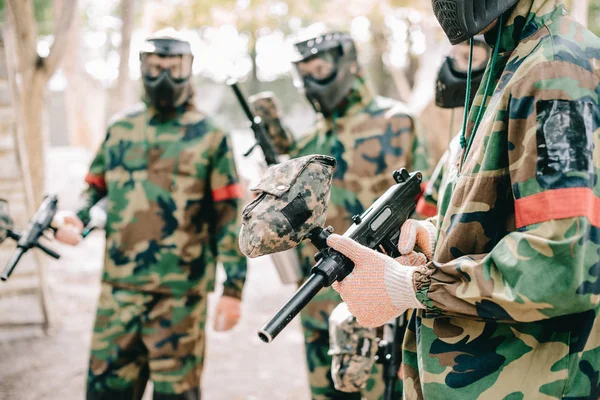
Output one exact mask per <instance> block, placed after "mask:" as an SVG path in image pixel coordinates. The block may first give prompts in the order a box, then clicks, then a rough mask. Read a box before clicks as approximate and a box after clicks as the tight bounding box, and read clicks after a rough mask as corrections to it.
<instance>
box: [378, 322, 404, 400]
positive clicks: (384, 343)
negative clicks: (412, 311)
mask: <svg viewBox="0 0 600 400" xmlns="http://www.w3.org/2000/svg"><path fill="white" fill-rule="evenodd" d="M407 323H408V313H407V312H406V313H404V314H402V315H400V316H399V317H398V318H395V319H394V320H393V321H391V322H388V323H386V324H385V325H384V327H383V340H381V341H380V342H379V351H378V353H377V357H376V360H377V361H378V362H379V363H381V364H382V365H383V368H382V370H383V371H382V373H383V381H384V383H385V389H384V392H383V399H384V400H392V399H393V398H394V389H395V386H396V381H397V380H398V370H399V369H400V364H401V361H402V353H401V351H402V350H401V347H402V342H403V341H404V334H405V333H406V325H407Z"/></svg>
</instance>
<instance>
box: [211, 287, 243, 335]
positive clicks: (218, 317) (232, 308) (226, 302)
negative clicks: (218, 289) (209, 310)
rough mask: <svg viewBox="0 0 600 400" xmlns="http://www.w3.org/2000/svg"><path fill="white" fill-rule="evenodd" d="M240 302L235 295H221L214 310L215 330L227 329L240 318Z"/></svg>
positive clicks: (222, 330)
mask: <svg viewBox="0 0 600 400" xmlns="http://www.w3.org/2000/svg"><path fill="white" fill-rule="evenodd" d="M241 303H242V302H241V300H240V299H238V298H236V297H230V296H221V300H219V304H217V310H216V312H215V325H214V328H215V331H217V332H224V331H228V330H230V329H231V328H233V327H234V326H235V325H236V324H237V322H238V320H239V319H240V308H241Z"/></svg>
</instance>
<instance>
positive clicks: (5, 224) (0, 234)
mask: <svg viewBox="0 0 600 400" xmlns="http://www.w3.org/2000/svg"><path fill="white" fill-rule="evenodd" d="M12 229H13V220H12V219H11V218H10V214H9V211H8V201H6V200H4V199H0V243H2V242H3V241H4V239H6V237H7V236H8V231H9V230H12Z"/></svg>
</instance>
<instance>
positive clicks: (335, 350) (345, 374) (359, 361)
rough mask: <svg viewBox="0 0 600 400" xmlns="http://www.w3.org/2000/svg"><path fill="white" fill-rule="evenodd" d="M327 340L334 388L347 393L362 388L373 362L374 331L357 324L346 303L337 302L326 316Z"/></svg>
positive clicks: (375, 338)
mask: <svg viewBox="0 0 600 400" xmlns="http://www.w3.org/2000/svg"><path fill="white" fill-rule="evenodd" d="M329 338H330V343H329V346H330V347H329V352H328V354H329V355H330V356H332V363H331V377H332V378H333V383H334V385H335V388H336V389H337V390H340V391H342V392H347V393H352V392H358V391H360V390H361V389H364V388H365V386H366V384H367V380H368V379H369V377H370V376H371V369H372V368H373V364H374V363H375V355H376V354H377V349H378V342H377V331H376V330H375V329H374V328H365V327H364V326H361V325H359V324H358V322H357V321H356V318H355V317H354V316H353V315H352V314H351V313H350V311H349V310H348V307H347V306H346V303H340V304H338V306H337V307H336V308H335V309H334V310H333V311H332V312H331V314H330V316H329Z"/></svg>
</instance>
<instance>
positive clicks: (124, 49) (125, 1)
mask: <svg viewBox="0 0 600 400" xmlns="http://www.w3.org/2000/svg"><path fill="white" fill-rule="evenodd" d="M134 17H135V4H134V1H133V0H121V22H122V25H121V47H120V49H119V80H118V82H117V98H116V100H117V108H118V109H119V110H121V109H123V108H125V107H128V106H130V105H131V103H132V100H133V96H132V92H131V81H130V80H129V54H130V52H131V34H132V32H133V22H134V21H133V20H134Z"/></svg>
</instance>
